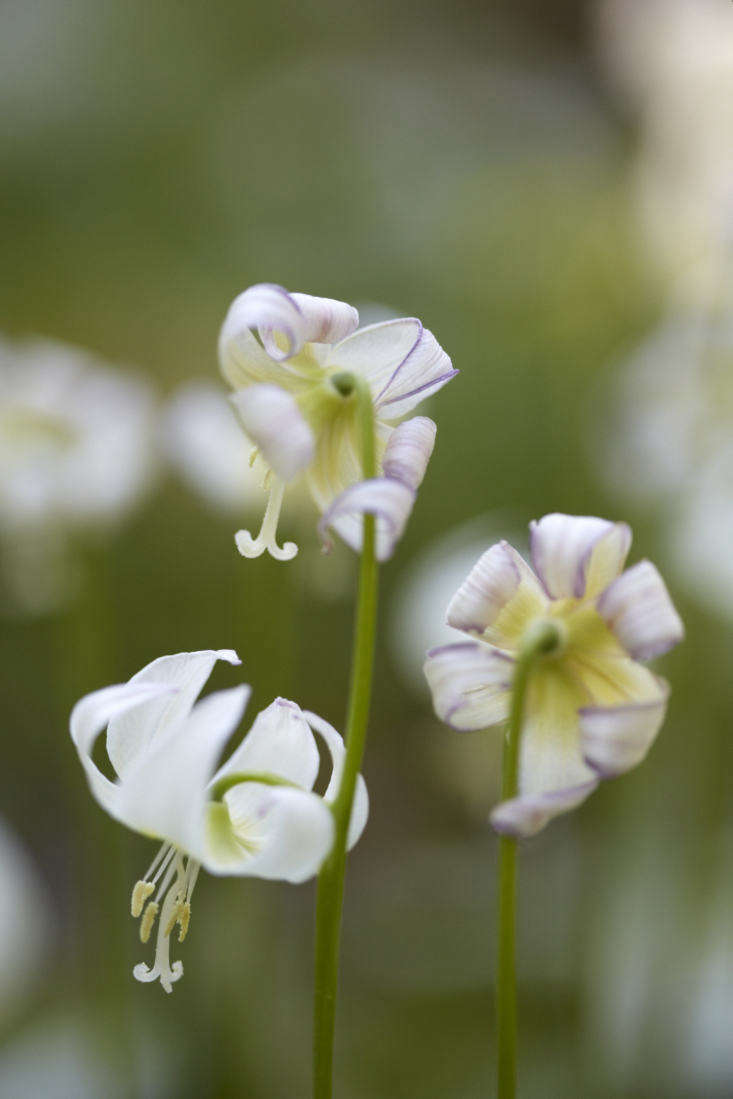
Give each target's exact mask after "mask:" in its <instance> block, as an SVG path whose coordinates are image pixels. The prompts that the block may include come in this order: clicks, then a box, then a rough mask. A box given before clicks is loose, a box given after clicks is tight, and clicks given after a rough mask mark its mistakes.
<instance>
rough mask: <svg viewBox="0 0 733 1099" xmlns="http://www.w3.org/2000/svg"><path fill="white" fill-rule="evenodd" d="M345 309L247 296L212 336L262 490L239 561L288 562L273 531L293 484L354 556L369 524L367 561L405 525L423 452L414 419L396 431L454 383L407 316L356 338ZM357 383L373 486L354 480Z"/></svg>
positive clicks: (428, 424)
mask: <svg viewBox="0 0 733 1099" xmlns="http://www.w3.org/2000/svg"><path fill="white" fill-rule="evenodd" d="M358 324H359V314H358V313H357V311H356V310H355V309H354V308H353V307H352V306H350V305H347V304H346V303H345V302H340V301H333V300H331V299H329V298H316V297H311V296H310V295H308V294H295V293H290V292H289V291H287V290H284V289H283V288H282V287H281V286H275V285H270V284H265V283H262V284H259V285H257V286H251V287H250V288H249V289H248V290H245V291H244V293H242V294H240V295H239V297H237V298H235V300H234V302H233V303H232V305H231V307H230V309H229V313H228V314H227V317H226V319H225V321H224V324H223V327H222V330H221V334H220V337H219V357H220V362H221V369H222V372H223V374H224V377H225V378H226V380H227V381H228V382H229V384H230V385H231V386H232V387H233V389H234V394H233V396H232V400H233V402H234V404H235V407H236V409H237V412H238V414H239V417H240V419H241V422H242V425H243V427H244V429H245V431H246V432H247V434H248V435H249V436H250V438H251V439H252V440H253V442H254V443H255V450H254V451H253V455H252V461H253V462H254V461H257V460H258V459H259V460H260V461H261V462H262V463H263V466H264V468H265V485H266V487H267V488H268V490H269V492H270V497H269V501H268V506H267V510H266V513H265V518H264V520H263V523H262V529H261V530H260V532H259V534H258V536H257V537H256V538H253V537H252V535H251V534H250V533H249V531H239V532H238V534H237V536H236V542H237V546H238V548H239V550H240V552H241V553H242V554H243V555H244V556H246V557H255V556H259V555H260V554H262V553H264V552H265V551H267V552H269V553H270V554H271V555H272V556H274V557H276V558H278V559H279V560H288V559H289V558H291V557H293V556H294V555H295V554H296V553H297V547H296V546H295V544H294V543H292V542H288V543H286V544H285V545H284V546H282V547H281V546H279V545H278V542H277V521H278V517H279V513H280V508H281V505H282V500H283V494H284V491H285V487H286V485H288V484H291V483H292V482H293V481H294V480H295V479H296V478H297V477H298V476H300V475H303V476H304V478H305V481H306V484H307V486H308V489H309V491H310V494H311V496H312V498H313V500H314V502H315V504H316V506H317V508H318V510H319V511H320V512H321V515H322V520H321V523H320V531H321V536H322V538H323V541H324V546H325V547H326V548H327V547H328V546H329V544H330V543H329V538H328V530H329V529H330V530H333V531H335V532H336V533H337V534H338V535H339V536H340V537H341V538H343V539H344V541H346V542H347V543H348V545H350V546H351V547H352V548H354V549H356V550H357V551H358V550H359V549H360V547H361V538H362V527H363V524H362V521H361V517H362V516H363V515H364V514H373V515H374V516H375V518H376V527H377V552H378V555H379V557H380V559H382V560H384V559H385V558H386V557H389V556H390V555H391V553H392V552H393V550H394V547H395V545H396V543H397V541H398V540H399V538H400V536H401V534H402V531H403V530H404V527H405V524H406V522H407V519H408V517H409V514H410V511H411V509H412V505H413V502H414V499H415V493H416V491H417V488H418V486H419V484H420V482H421V481H422V478H423V476H424V474H425V469H426V467H427V463H428V460H429V458H430V454H431V452H432V449H433V444H434V442H435V425H434V424H433V423H432V421H430V420H428V419H427V418H426V417H424V416H418V417H413V418H412V419H410V420H406V421H404V422H401V421H403V417H405V416H406V415H407V414H408V413H410V412H411V411H412V410H413V409H414V408H415V406H416V405H417V404H419V403H420V401H422V400H424V398H426V397H429V396H430V395H431V394H433V393H436V392H437V391H438V390H439V389H441V388H442V387H443V386H444V385H445V384H446V382H448V381H450V379H451V378H452V377H453V376H454V375H455V374H456V373H457V371H456V370H454V369H453V367H452V365H451V361H450V359H449V358H448V356H447V355H446V353H445V352H444V351H443V349H442V348H441V347H440V345H439V344H438V342H437V340H436V339H435V337H434V336H433V335H432V333H431V332H429V331H428V330H427V329H426V328H423V326H422V324H421V323H420V321H418V320H416V319H414V318H404V319H399V320H388V321H383V322H380V323H378V324H372V325H368V326H367V327H365V328H361V329H358ZM354 377H358V378H359V379H361V380H362V382H366V386H367V389H368V392H369V393H370V394H371V400H372V408H373V423H374V435H375V442H376V460H377V476H376V477H374V478H372V479H371V480H368V481H363V473H362V465H361V435H360V421H359V409H358V401H357V395H356V393H355V392H354V390H353V388H351V387H350V386H349V385H346V386H344V384H343V383H344V379H348V378H354Z"/></svg>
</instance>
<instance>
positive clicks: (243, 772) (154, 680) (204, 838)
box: [71, 649, 369, 992]
mask: <svg viewBox="0 0 733 1099" xmlns="http://www.w3.org/2000/svg"><path fill="white" fill-rule="evenodd" d="M219 660H223V661H226V662H227V663H229V664H239V658H238V657H237V654H236V653H235V652H233V651H232V650H231V649H220V650H218V651H214V650H204V651H202V652H191V653H178V654H177V655H175V656H163V657H160V659H158V660H154V661H153V662H152V663H151V664H148V665H147V666H146V667H145V668H143V669H142V671H140V672H138V673H137V675H134V676H133V677H132V679H131V680H129V682H127V683H122V684H119V685H116V686H113V687H104V688H102V689H101V690H99V691H94V692H93V693H92V694H89V695H86V696H85V697H84V698H82V699H81V701H80V702H78V703H77V704H76V706H75V707H74V709H73V711H72V714H71V737H72V740H73V741H74V744H75V746H76V750H77V752H78V755H79V759H80V760H81V763H82V766H83V767H84V770H85V772H86V775H87V780H88V782H89V786H90V788H91V791H92V794H93V795H94V797H95V798H96V800H97V801H98V802H99V804H100V805H101V806H102V808H103V809H105V810H106V811H107V812H108V813H109V814H110V816H112V817H114V818H115V820H118V821H120V823H122V824H125V825H127V827H128V828H132V829H133V830H134V831H136V832H141V833H142V834H143V835H145V836H148V837H152V838H157V839H158V840H159V842H160V844H161V846H160V848H159V850H158V852H157V854H156V856H155V858H154V859H153V861H152V863H151V864H150V867H149V868H148V870H147V872H146V873H145V875H144V876H143V877H142V878H141V879H140V880H139V881H138V882H137V883H136V885H135V887H134V889H133V892H132V902H131V911H132V915H133V916H134V917H136V918H137V917H140V919H141V922H140V938H141V940H142V942H147V941H148V939H149V938H150V935H151V932H152V930H153V927H154V926H155V924H156V922H157V925H158V930H157V936H156V946H155V960H154V964H153V965H152V966H151V967H148V966H147V965H145V964H144V963H142V962H141V963H140V964H139V965H137V966H135V969H134V970H133V973H134V976H135V977H136V978H137V980H139V981H143V982H148V981H154V980H159V981H160V983H161V985H162V986H163V988H164V989H165V991H166V992H171V991H172V986H173V983H174V982H175V981H177V980H178V979H179V978H180V977H181V976H182V975H183V965H182V963H181V962H180V961H176V962H171V960H170V937H171V934H172V932H173V930H174V929H175V928H176V927H178V941H179V942H182V941H183V939H184V938H185V937H186V933H187V931H188V924H189V920H190V916H191V897H192V894H193V890H194V886H195V884H196V879H197V877H198V874H199V870H200V869H201V867H202V866H203V867H204V869H205V870H208V871H209V873H211V874H218V875H237V876H247V877H259V878H268V879H277V880H283V881H289V882H302V881H305V880H306V879H307V878H311V877H313V875H315V874H317V873H318V871H319V869H320V867H321V864H322V863H323V860H324V859H325V858H326V856H327V855H328V853H329V851H330V849H331V845H332V843H333V837H334V823H333V815H332V812H331V809H330V804H331V803H332V802H333V801H334V800H335V798H336V794H337V791H338V787H339V785H340V782H341V774H342V771H343V767H344V760H345V755H346V749H345V747H344V742H343V740H342V739H341V736H340V735H339V733H337V732H336V730H335V729H333V728H332V727H331V726H330V725H329V724H328V722H326V721H324V720H323V719H322V718H320V717H318V716H317V715H316V714H312V713H308V712H303V711H302V710H301V709H300V707H299V706H297V705H296V703H295V702H289V701H288V700H287V699H284V698H278V699H276V700H275V701H274V702H273V703H272V704H271V705H270V706H268V707H267V709H266V710H263V711H262V712H261V713H260V714H258V715H257V717H256V718H255V721H254V724H253V725H252V728H251V729H250V731H249V733H248V734H247V735H246V737H245V738H244V739H243V740H242V742H241V743H240V744H239V746H238V747H237V748H235V749H234V751H233V752H232V754H231V755H230V756H229V758H228V759H227V761H226V762H225V763H224V764H223V765H222V766H220V767H219V769H218V770H216V764H217V761H218V759H219V756H220V754H221V752H222V749H223V748H224V746H225V744H226V743H227V741H228V740H229V738H230V737H231V735H232V733H233V732H234V730H235V729H236V728H237V726H238V725H239V723H240V721H241V719H242V715H243V713H244V709H245V706H246V705H247V700H248V698H249V687H246V686H241V687H235V688H233V689H230V690H224V691H215V692H214V693H213V694H210V695H208V696H207V697H206V698H205V699H203V700H201V701H197V697H198V694H199V692H200V691H201V688H202V687H203V685H204V683H205V682H206V680H207V679H208V677H209V675H210V674H211V671H212V669H213V667H214V665H215V664H216V663H217V661H219ZM105 728H106V730H107V737H106V747H107V755H108V757H109V761H110V764H111V766H112V769H113V770H114V772H115V775H116V779H115V781H112V780H111V779H109V778H108V777H107V775H105V774H104V773H103V772H102V771H101V770H100V769H99V767H98V766H97V764H96V762H95V761H94V758H93V751H94V744H95V741H96V739H97V737H98V736H99V734H100V733H101V732H102V731H103V730H104V729H105ZM314 733H317V734H318V736H319V737H320V738H321V739H322V740H323V743H324V746H325V748H326V751H327V753H328V754H329V755H330V758H331V778H330V781H329V784H328V786H327V788H326V790H325V793H324V794H323V796H321V795H319V794H316V793H315V792H314V791H313V785H314V783H315V781H316V777H317V775H318V773H319V770H320V766H321V760H320V753H319V750H318V744H317V741H316V738H315V736H314ZM368 813H369V802H368V797H367V791H366V785H365V783H364V780H363V778H362V777H361V776H359V777H358V779H357V785H356V795H355V798H354V806H353V809H352V814H351V822H350V826H349V837H348V840H349V846H353V844H355V843H356V841H357V840H358V838H359V836H360V835H361V833H362V831H363V829H364V826H365V825H366V820H367V816H368Z"/></svg>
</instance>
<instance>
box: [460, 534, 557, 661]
mask: <svg viewBox="0 0 733 1099" xmlns="http://www.w3.org/2000/svg"><path fill="white" fill-rule="evenodd" d="M546 606H547V597H546V595H545V594H544V592H543V591H542V588H541V587H540V584H539V582H538V580H537V578H536V577H535V575H534V573H533V572H532V570H531V569H530V568H529V566H528V565H527V563H526V561H525V560H524V559H523V558H522V557H521V555H520V554H518V553H517V551H516V550H515V549H514V548H513V547H512V546H510V545H509V543H508V542H497V544H496V545H494V546H491V547H490V548H489V549H487V550H486V552H485V553H484V554H482V556H481V557H480V558H479V559H478V561H477V562H476V564H475V565H474V567H473V568H472V569H471V572H470V573H469V574H468V576H467V577H466V579H465V580H464V582H463V583H462V584H461V586H460V588H459V589H458V591H457V592H456V594H455V595H454V596H453V598H452V599H451V601H450V603H449V605H448V612H447V621H448V625H449V626H453V627H455V629H457V630H464V631H465V632H467V633H473V634H483V635H485V636H486V638H487V640H488V641H490V642H491V643H492V644H495V645H498V646H499V647H500V648H513V647H514V645H515V644H516V643H517V642H518V640H519V638H520V636H521V634H522V632H523V630H524V629H525V628H526V626H527V625H528V624H529V622H530V621H531V619H532V618H533V617H535V616H536V615H539V614H542V612H543V610H544V609H545V607H546Z"/></svg>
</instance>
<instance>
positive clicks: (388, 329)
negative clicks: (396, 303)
mask: <svg viewBox="0 0 733 1099" xmlns="http://www.w3.org/2000/svg"><path fill="white" fill-rule="evenodd" d="M422 331H423V327H422V325H421V324H420V321H419V320H417V319H416V318H415V317H404V318H401V319H399V320H394V321H381V322H380V323H379V324H370V325H368V326H367V327H366V328H360V329H359V331H358V332H354V334H353V335H351V336H347V338H346V339H345V340H342V341H341V343H337V344H336V345H335V347H332V348H331V351H330V353H329V356H328V359H327V366H328V368H329V369H330V370H338V371H341V370H346V371H353V372H354V373H356V374H361V375H362V376H363V377H365V378H366V379H367V381H368V382H369V387H370V389H371V391H372V396H373V397H374V398H375V400H376V398H377V397H378V396H379V395H380V394H381V393H382V391H383V390H384V388H385V387H386V386H387V385H388V384H389V382H390V380H391V379H392V378H393V376H394V374H395V371H396V370H398V368H399V367H400V366H401V364H402V363H403V362H404V361H405V359H406V358H407V357H408V355H409V354H410V353H411V352H412V351H413V350H414V349H415V347H416V346H417V345H418V343H419V341H420V337H421V335H422Z"/></svg>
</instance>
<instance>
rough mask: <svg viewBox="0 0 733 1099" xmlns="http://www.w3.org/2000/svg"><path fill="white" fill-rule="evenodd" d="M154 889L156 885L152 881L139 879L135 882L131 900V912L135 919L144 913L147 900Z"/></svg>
mask: <svg viewBox="0 0 733 1099" xmlns="http://www.w3.org/2000/svg"><path fill="white" fill-rule="evenodd" d="M154 889H155V886H154V885H153V883H152V882H151V881H139V882H137V883H136V884H135V888H134V889H133V891H132V900H131V901H130V914H131V915H133V916H134V917H135V919H137V918H138V916H140V915H141V914H142V910H143V908H144V906H145V902H146V900H147V899H148V897H149V896H150V894H151V893H152V892H153V890H154Z"/></svg>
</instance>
